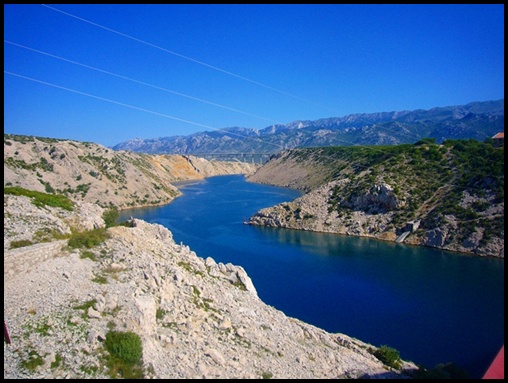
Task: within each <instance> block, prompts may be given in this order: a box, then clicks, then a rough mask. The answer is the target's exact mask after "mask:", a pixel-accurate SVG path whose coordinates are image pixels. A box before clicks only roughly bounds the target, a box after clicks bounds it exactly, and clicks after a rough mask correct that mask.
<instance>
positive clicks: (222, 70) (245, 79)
mask: <svg viewBox="0 0 508 383" xmlns="http://www.w3.org/2000/svg"><path fill="white" fill-rule="evenodd" d="M41 5H42V6H43V7H46V8H48V9H51V10H53V11H56V12H60V13H62V14H64V15H66V16H69V17H73V18H75V19H77V20H80V21H83V22H85V23H88V24H91V25H93V26H96V27H98V28H102V29H104V30H106V31H108V32H112V33H116V34H117V35H120V36H123V37H126V38H128V39H131V40H134V41H137V42H139V43H142V44H145V45H148V46H150V47H152V48H155V49H159V50H161V51H164V52H167V53H170V54H172V55H174V56H178V57H181V58H183V59H185V60H189V61H192V62H194V63H197V64H200V65H203V66H205V67H207V68H210V69H213V70H216V71H218V72H222V73H225V74H227V75H230V76H233V77H236V78H239V79H241V80H244V81H248V82H250V83H252V84H256V85H259V86H262V87H264V88H266V89H270V90H272V91H274V92H277V93H280V94H283V95H286V96H289V97H293V98H296V99H299V100H301V101H305V102H307V103H310V104H313V105H316V106H319V107H322V108H327V109H329V110H332V108H330V107H327V106H324V105H320V104H318V103H316V102H314V101H310V100H307V99H305V98H303V97H300V96H297V95H294V94H291V93H288V92H285V91H283V90H280V89H277V88H274V87H272V86H269V85H266V84H263V83H260V82H258V81H254V80H251V79H249V78H247V77H244V76H240V75H238V74H236V73H232V72H229V71H227V70H224V69H221V68H218V67H216V66H213V65H210V64H207V63H205V62H203V61H199V60H196V59H193V58H191V57H188V56H184V55H182V54H180V53H177V52H174V51H171V50H169V49H166V48H163V47H160V46H158V45H155V44H152V43H149V42H147V41H145V40H141V39H138V38H136V37H133V36H130V35H127V34H125V33H122V32H119V31H116V30H114V29H111V28H108V27H105V26H104V25H101V24H97V23H94V22H92V21H90V20H86V19H83V18H82V17H78V16H76V15H73V14H71V13H68V12H64V11H62V10H60V9H57V8H54V7H50V6H49V5H46V4H41Z"/></svg>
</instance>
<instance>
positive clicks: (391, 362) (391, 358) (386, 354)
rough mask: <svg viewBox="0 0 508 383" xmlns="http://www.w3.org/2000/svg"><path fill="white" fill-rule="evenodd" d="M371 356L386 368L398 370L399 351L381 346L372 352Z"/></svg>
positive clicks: (399, 363) (399, 361)
mask: <svg viewBox="0 0 508 383" xmlns="http://www.w3.org/2000/svg"><path fill="white" fill-rule="evenodd" d="M373 355H374V356H375V357H376V358H378V359H379V360H380V361H381V362H383V363H384V364H386V365H387V366H390V367H393V368H395V369H400V367H401V360H400V354H399V351H397V350H396V349H394V348H392V347H388V346H386V345H383V346H381V347H379V348H378V349H377V350H375V351H374V353H373Z"/></svg>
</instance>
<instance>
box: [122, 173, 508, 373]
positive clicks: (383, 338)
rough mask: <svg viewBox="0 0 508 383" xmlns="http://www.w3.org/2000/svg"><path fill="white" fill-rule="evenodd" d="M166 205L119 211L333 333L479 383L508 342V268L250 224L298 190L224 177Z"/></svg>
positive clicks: (195, 184)
mask: <svg viewBox="0 0 508 383" xmlns="http://www.w3.org/2000/svg"><path fill="white" fill-rule="evenodd" d="M177 186H178V187H179V188H180V190H181V191H182V192H183V196H181V197H179V198H177V199H175V200H174V201H173V202H172V203H170V204H169V205H166V206H162V207H156V208H143V209H132V210H128V211H124V212H122V213H121V219H126V218H128V217H129V216H133V217H136V218H141V219H144V220H145V221H147V222H152V223H159V224H161V225H163V226H165V227H167V228H168V229H170V230H171V232H172V233H173V237H174V239H175V241H176V242H177V243H180V242H183V243H184V244H186V245H189V246H190V248H191V249H192V250H193V251H195V252H196V253H197V255H198V256H200V257H202V258H206V257H209V256H210V257H212V258H213V259H215V261H216V262H223V263H228V262H231V263H233V264H235V265H240V266H242V267H243V268H244V269H245V270H246V271H247V273H248V275H249V276H250V277H251V279H252V281H253V283H254V286H255V287H256V289H257V291H258V295H259V297H260V298H261V299H262V300H263V301H264V302H265V303H267V304H269V305H271V306H274V307H276V308H277V309H279V310H281V311H283V312H284V313H285V314H286V315H288V316H291V317H296V318H299V319H301V320H303V321H305V322H307V323H310V324H313V325H315V326H318V327H320V328H323V329H325V330H326V331H328V332H340V333H344V334H347V335H349V336H353V337H355V338H358V339H360V340H362V341H364V342H368V343H371V344H373V345H375V346H381V345H388V346H390V347H393V348H395V349H397V350H398V351H399V352H400V355H401V357H402V358H403V359H406V360H412V361H413V362H415V363H417V364H420V365H423V366H426V367H428V368H432V367H434V366H435V365H436V364H438V363H447V362H453V363H455V364H456V365H458V366H459V367H461V368H463V369H465V370H467V371H468V373H469V374H470V376H471V377H473V378H479V377H481V376H482V375H483V373H485V371H486V370H487V368H488V366H489V364H490V363H491V362H492V360H493V359H494V357H495V356H496V354H497V352H498V351H499V349H500V348H501V346H502V345H503V343H504V261H503V260H500V259H492V258H483V257H477V256H469V255H463V254H457V253H452V252H446V251H440V250H436V249H432V248H425V247H416V246H410V245H405V244H400V243H393V242H384V241H378V240H374V239H369V238H359V237H350V236H343V235H335V234H324V233H312V232H306V231H300V230H290V229H281V228H271V227H259V226H250V225H244V224H243V221H244V220H247V219H248V218H249V217H250V216H251V215H252V214H254V213H255V212H257V211H258V210H259V209H261V208H264V207H268V206H273V205H275V204H278V203H280V202H284V201H291V200H293V199H295V198H296V197H298V196H300V195H301V193H300V192H299V191H296V190H291V189H285V188H279V187H274V186H266V185H259V184H254V183H249V182H246V181H245V179H244V176H241V175H234V176H218V177H211V178H207V179H205V180H200V181H192V182H185V183H179V184H177Z"/></svg>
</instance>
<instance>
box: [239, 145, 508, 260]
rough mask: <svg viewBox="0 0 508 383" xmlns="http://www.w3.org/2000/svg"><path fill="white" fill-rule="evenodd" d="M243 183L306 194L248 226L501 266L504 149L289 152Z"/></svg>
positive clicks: (362, 148)
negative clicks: (453, 254) (363, 239)
mask: <svg viewBox="0 0 508 383" xmlns="http://www.w3.org/2000/svg"><path fill="white" fill-rule="evenodd" d="M248 180H249V181H252V182H260V183H266V184H274V185H278V186H286V187H292V188H299V189H302V190H305V191H306V192H308V193H307V194H306V195H304V196H302V197H300V198H298V199H296V200H295V201H293V202H289V203H283V204H281V205H278V206H275V207H272V208H266V209H263V210H261V211H259V212H258V213H256V214H255V215H253V216H252V217H251V218H250V220H249V223H250V224H257V225H269V226H278V227H286V228H293V229H301V230H313V231H321V232H330V233H340V234H347V235H358V236H367V237H374V238H378V239H383V240H388V241H396V240H397V239H398V238H400V239H399V241H402V240H404V242H405V243H410V244H414V245H425V246H430V247H436V248H440V249H445V250H451V251H457V252H464V253H471V254H476V255H482V256H493V257H503V258H504V147H501V148H495V147H493V146H492V145H491V143H488V142H487V143H484V142H478V141H476V140H447V141H445V142H444V143H443V144H436V143H435V141H434V140H432V139H424V140H421V141H419V142H417V143H415V144H413V145H409V144H402V145H393V146H377V147H374V146H360V147H358V146H355V147H327V148H302V149H291V150H288V151H284V152H281V153H279V154H277V155H275V156H273V157H272V159H271V160H270V161H269V162H268V163H266V164H265V165H264V166H263V167H262V168H260V169H259V170H258V171H257V172H256V173H255V174H253V175H252V176H250V177H248ZM404 232H407V233H406V234H404V236H405V237H400V236H401V235H402V234H403V233H404Z"/></svg>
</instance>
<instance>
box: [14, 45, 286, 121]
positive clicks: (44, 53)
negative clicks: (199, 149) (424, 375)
mask: <svg viewBox="0 0 508 383" xmlns="http://www.w3.org/2000/svg"><path fill="white" fill-rule="evenodd" d="M4 43H7V44H11V45H15V46H18V47H20V48H23V49H27V50H30V51H33V52H37V53H40V54H42V55H46V56H49V57H53V58H56V59H58V60H62V61H66V62H69V63H71V64H75V65H79V66H82V67H85V68H88V69H92V70H95V71H97V72H102V73H105V74H108V75H110V76H115V77H118V78H121V79H124V80H127V81H132V82H135V83H138V84H141V85H145V86H149V87H152V88H155V89H159V90H162V91H164V92H169V93H173V94H176V95H178V96H182V97H186V98H189V99H191V100H195V101H200V102H204V103H206V104H210V105H213V106H217V107H219V108H224V109H228V110H231V111H233V112H237V113H242V114H245V115H248V116H251V117H256V118H260V119H262V120H265V121H271V122H275V123H277V124H283V123H282V122H280V121H276V120H272V119H270V118H266V117H261V116H258V115H255V114H251V113H248V112H244V111H242V110H238V109H234V108H231V107H229V106H225V105H221V104H217V103H215V102H212V101H207V100H203V99H201V98H197V97H193V96H189V95H186V94H183V93H179V92H176V91H174V90H171V89H167V88H163V87H160V86H157V85H153V84H149V83H146V82H143V81H139V80H135V79H133V78H130V77H126V76H122V75H119V74H116V73H112V72H108V71H106V70H103V69H100V68H95V67H92V66H89V65H86V64H82V63H79V62H77V61H73V60H69V59H66V58H64V57H60V56H56V55H53V54H51V53H47V52H43V51H40V50H37V49H34V48H30V47H27V46H25V45H21V44H17V43H13V42H11V41H7V40H4Z"/></svg>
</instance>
